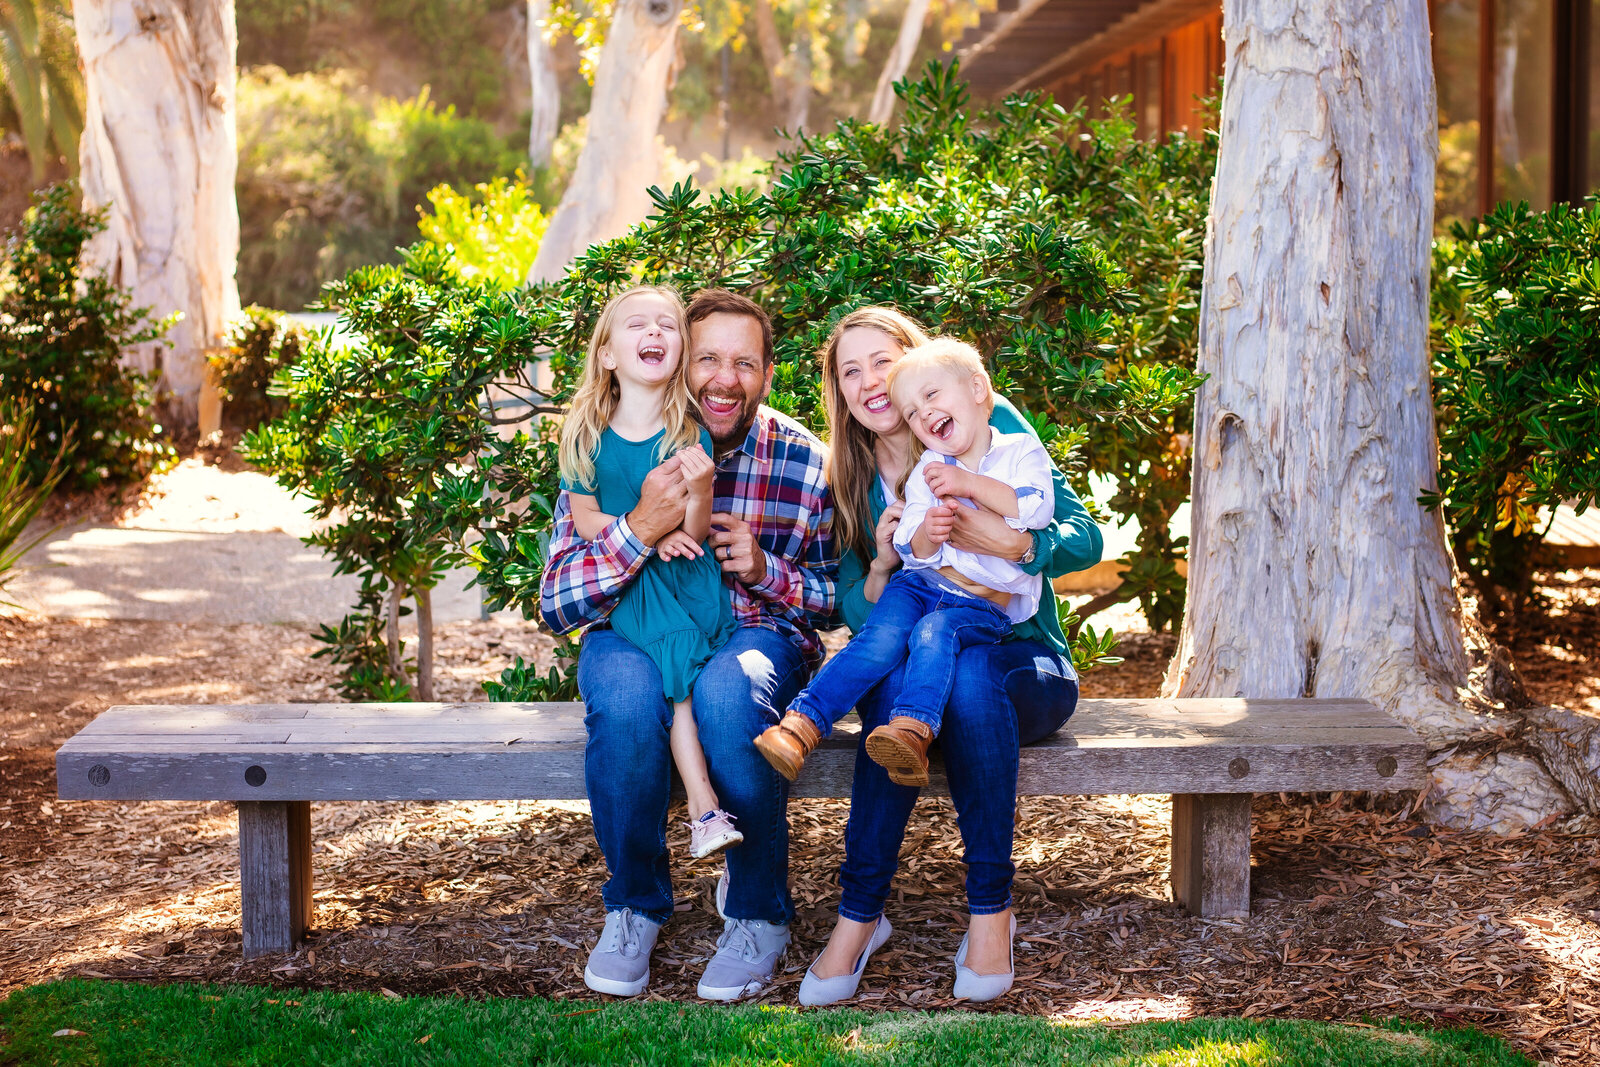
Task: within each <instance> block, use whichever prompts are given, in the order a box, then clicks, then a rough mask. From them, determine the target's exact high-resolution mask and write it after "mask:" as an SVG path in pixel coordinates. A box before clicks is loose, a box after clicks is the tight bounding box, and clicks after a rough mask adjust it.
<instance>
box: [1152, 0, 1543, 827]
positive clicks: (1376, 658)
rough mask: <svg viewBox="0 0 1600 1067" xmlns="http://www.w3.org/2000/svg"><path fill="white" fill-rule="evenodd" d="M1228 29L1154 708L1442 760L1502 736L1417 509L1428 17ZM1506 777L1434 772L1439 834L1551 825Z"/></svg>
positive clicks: (1423, 389)
mask: <svg viewBox="0 0 1600 1067" xmlns="http://www.w3.org/2000/svg"><path fill="white" fill-rule="evenodd" d="M1224 19H1225V30H1224V33H1225V37H1226V40H1227V45H1228V59H1227V70H1226V79H1225V81H1224V92H1223V104H1222V139H1221V145H1220V152H1219V155H1218V160H1217V176H1216V182H1215V184H1214V186H1213V190H1212V202H1211V216H1210V220H1209V223H1208V227H1207V238H1206V243H1207V248H1206V264H1205V282H1204V287H1203V292H1202V297H1201V327H1200V334H1201V335H1200V356H1199V369H1200V370H1201V371H1202V372H1204V373H1205V374H1207V375H1209V376H1210V377H1209V378H1208V380H1207V381H1206V383H1205V384H1204V385H1203V386H1202V387H1201V390H1200V393H1199V396H1198V397H1197V399H1196V406H1195V439H1194V440H1195V463H1194V485H1193V506H1192V520H1191V521H1192V529H1193V533H1192V539H1191V542H1190V549H1189V597H1188V605H1187V609H1186V611H1185V614H1184V622H1183V629H1182V632H1181V634H1180V637H1179V644H1178V650H1177V654H1176V656H1175V657H1174V659H1173V661H1172V664H1171V666H1170V667H1169V670H1168V675H1167V681H1166V687H1165V688H1166V692H1167V693H1168V694H1170V695H1180V696H1256V697H1299V696H1308V697H1309V696H1315V697H1334V696H1362V697H1366V698H1368V699H1371V700H1373V701H1374V702H1375V703H1378V704H1380V705H1382V706H1383V707H1385V708H1386V709H1388V710H1389V711H1390V712H1391V713H1392V714H1394V715H1396V716H1397V717H1398V718H1400V719H1401V720H1402V721H1404V722H1406V723H1407V724H1408V725H1410V726H1412V727H1413V728H1414V729H1417V730H1418V731H1419V732H1421V733H1422V734H1424V736H1427V737H1429V738H1431V739H1432V740H1434V741H1436V742H1440V743H1442V742H1444V741H1446V740H1449V741H1459V740H1467V739H1481V738H1484V737H1487V736H1489V735H1491V734H1494V733H1496V732H1497V726H1496V721H1495V720H1493V719H1491V718H1488V717H1487V716H1485V715H1483V714H1480V713H1479V712H1478V711H1474V710H1469V709H1468V708H1467V707H1465V706H1464V705H1463V700H1462V696H1461V693H1460V691H1461V690H1462V689H1463V687H1465V686H1466V685H1467V684H1468V671H1469V660H1468V655H1467V652H1466V649H1465V647H1464V642H1463V637H1462V613H1461V605H1460V602H1459V600H1458V597H1457V593H1456V586H1455V575H1454V569H1453V566H1452V563H1451V559H1450V556H1449V554H1448V551H1447V549H1446V541H1445V535H1444V527H1443V523H1442V521H1441V519H1440V518H1439V516H1438V515H1437V514H1436V513H1433V512H1429V511H1426V510H1424V509H1423V508H1422V507H1420V506H1419V505H1418V504H1417V496H1418V494H1419V493H1420V492H1422V491H1423V490H1424V489H1426V488H1430V487H1432V486H1434V484H1435V479H1436V474H1437V455H1438V451H1437V440H1436V437H1435V433H1434V422H1433V405H1432V399H1431V393H1430V390H1429V358H1428V348H1427V338H1428V294H1429V289H1428V271H1429V242H1430V238H1431V233H1432V222H1433V176H1434V157H1435V154H1436V152H1437V126H1438V114H1437V111H1436V107H1435V103H1434V83H1433V66H1432V62H1431V59H1430V55H1429V46H1428V12H1427V4H1426V0H1395V2H1393V3H1387V4H1373V3H1370V2H1368V0H1227V2H1226V3H1225V6H1224ZM1469 702H1470V701H1469ZM1480 704H1481V702H1480ZM1499 731H1500V732H1503V725H1502V726H1501V727H1500V728H1499ZM1502 755H1504V754H1502ZM1520 758H1521V759H1522V760H1523V763H1521V764H1516V765H1514V766H1513V765H1510V764H1507V763H1506V761H1505V760H1504V759H1501V760H1500V761H1499V763H1498V764H1495V765H1492V766H1487V767H1477V766H1476V765H1474V767H1472V768H1469V769H1468V770H1470V771H1471V773H1468V774H1462V775H1460V776H1459V777H1458V778H1456V779H1451V778H1450V773H1451V767H1450V766H1448V765H1446V766H1444V767H1443V768H1442V769H1441V771H1440V774H1439V776H1438V777H1437V778H1436V788H1435V790H1434V793H1433V794H1432V795H1431V797H1430V804H1431V805H1432V807H1433V810H1434V811H1435V813H1436V814H1438V815H1439V816H1440V817H1442V818H1445V819H1447V820H1449V821H1454V822H1466V823H1474V824H1478V825H1497V826H1502V827H1508V826H1512V825H1516V824H1517V823H1520V822H1531V821H1537V820H1538V819H1539V818H1542V817H1544V816H1545V815H1547V814H1550V813H1551V810H1552V807H1560V806H1562V805H1564V804H1569V802H1568V801H1567V800H1566V798H1565V794H1564V793H1562V791H1561V790H1560V789H1559V788H1557V787H1555V785H1554V783H1553V782H1552V781H1551V780H1550V779H1549V777H1548V776H1547V775H1544V774H1543V772H1542V771H1541V770H1540V769H1539V768H1538V765H1537V763H1535V762H1534V761H1533V760H1532V759H1531V757H1520ZM1491 763H1494V761H1493V760H1492V761H1491ZM1524 764H1526V765H1524ZM1529 765H1531V766H1529ZM1463 790H1465V791H1466V794H1467V795H1464V794H1463ZM1495 806H1498V808H1499V810H1490V809H1492V808H1494V807H1495Z"/></svg>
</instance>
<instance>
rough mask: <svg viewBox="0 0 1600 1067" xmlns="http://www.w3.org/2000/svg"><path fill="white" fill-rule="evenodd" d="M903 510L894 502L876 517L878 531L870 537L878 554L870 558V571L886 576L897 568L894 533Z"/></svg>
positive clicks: (902, 505)
mask: <svg viewBox="0 0 1600 1067" xmlns="http://www.w3.org/2000/svg"><path fill="white" fill-rule="evenodd" d="M905 510H906V506H905V505H904V504H902V503H900V502H899V501H896V502H895V503H893V504H890V505H889V506H888V507H886V508H884V509H883V514H882V515H880V516H878V529H877V530H876V531H875V532H874V533H873V535H872V539H873V540H874V541H876V542H877V546H878V554H877V555H876V556H874V557H873V558H872V566H871V569H872V570H875V571H878V572H880V573H883V574H888V573H890V572H891V571H894V570H896V569H898V568H899V566H900V553H898V552H896V551H895V549H894V532H895V531H896V530H898V529H899V528H900V514H901V512H903V511H905Z"/></svg>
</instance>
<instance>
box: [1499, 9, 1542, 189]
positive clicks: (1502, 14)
mask: <svg viewBox="0 0 1600 1067" xmlns="http://www.w3.org/2000/svg"><path fill="white" fill-rule="evenodd" d="M1551 11H1552V4H1551V3H1550V0H1496V4H1495V32H1494V164H1495V166H1494V198H1495V200H1496V201H1501V200H1513V201H1515V200H1526V201H1528V203H1530V204H1532V205H1533V209H1534V210H1535V211H1543V210H1544V209H1545V208H1547V207H1549V206H1550V105H1551V99H1550V95H1551V94H1550V89H1551V86H1550V71H1551V69H1552V64H1553V63H1554V61H1555V56H1554V55H1553V53H1552V47H1551V46H1552V44H1553V38H1552V32H1553V29H1554V24H1553V22H1552V20H1551Z"/></svg>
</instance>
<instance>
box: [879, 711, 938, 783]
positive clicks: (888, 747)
mask: <svg viewBox="0 0 1600 1067" xmlns="http://www.w3.org/2000/svg"><path fill="white" fill-rule="evenodd" d="M931 744H933V727H931V726H929V725H928V724H927V723H925V722H922V721H921V720H919V719H913V718H911V717H910V716H909V715H896V716H895V717H894V718H892V719H890V720H889V721H888V722H886V723H884V724H883V725H882V726H880V727H878V728H877V729H876V730H874V731H872V733H870V734H868V735H867V755H868V756H871V757H872V762H874V763H876V764H877V765H878V766H880V767H882V768H883V769H884V770H886V771H888V772H889V781H891V782H893V783H894V784H895V785H927V784H928V746H929V745H931Z"/></svg>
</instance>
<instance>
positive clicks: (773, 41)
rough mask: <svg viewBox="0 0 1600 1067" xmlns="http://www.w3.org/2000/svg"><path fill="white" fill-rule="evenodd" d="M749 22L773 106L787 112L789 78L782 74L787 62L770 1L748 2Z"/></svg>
mask: <svg viewBox="0 0 1600 1067" xmlns="http://www.w3.org/2000/svg"><path fill="white" fill-rule="evenodd" d="M750 21H751V23H752V24H753V25H754V26H755V30H756V47H757V48H759V49H760V50H761V62H762V64H763V65H764V66H765V67H766V68H767V77H768V78H770V79H771V82H772V103H773V106H774V107H777V108H781V109H782V110H783V111H785V112H787V111H788V109H789V95H790V94H789V78H788V76H787V75H786V74H785V73H784V72H785V71H787V70H788V69H789V61H788V58H787V57H786V56H785V55H784V51H783V41H782V39H781V38H779V37H778V20H777V17H776V15H775V14H774V12H773V10H772V0H750Z"/></svg>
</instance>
